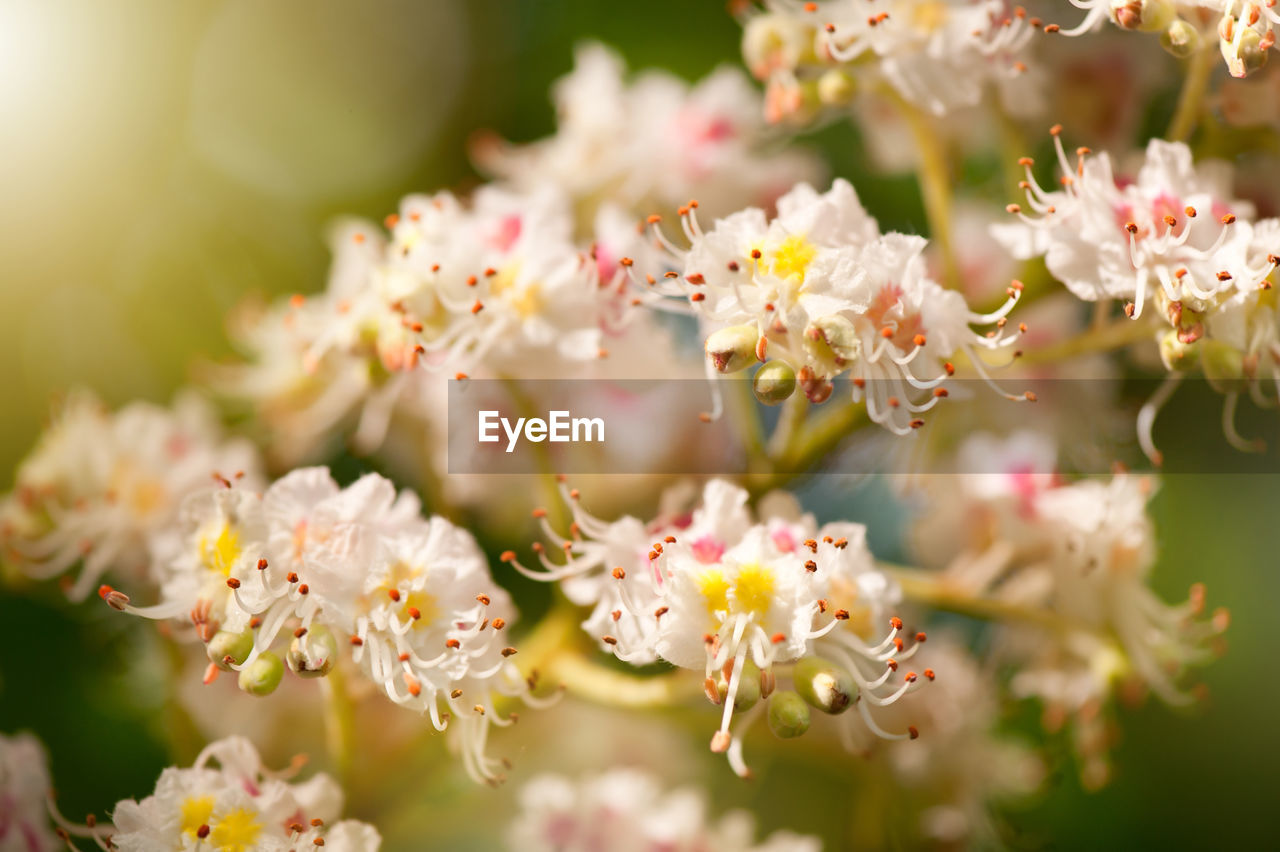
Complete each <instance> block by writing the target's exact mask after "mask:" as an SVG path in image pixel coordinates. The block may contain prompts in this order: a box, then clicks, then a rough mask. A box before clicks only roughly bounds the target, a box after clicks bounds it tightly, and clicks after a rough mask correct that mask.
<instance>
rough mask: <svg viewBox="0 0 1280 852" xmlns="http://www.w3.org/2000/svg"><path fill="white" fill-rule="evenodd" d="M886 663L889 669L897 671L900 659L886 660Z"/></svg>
mask: <svg viewBox="0 0 1280 852" xmlns="http://www.w3.org/2000/svg"><path fill="white" fill-rule="evenodd" d="M885 665H886V666H888V667H889V671H891V672H896V671H897V670H898V661H897V660H894V659H889V660H885Z"/></svg>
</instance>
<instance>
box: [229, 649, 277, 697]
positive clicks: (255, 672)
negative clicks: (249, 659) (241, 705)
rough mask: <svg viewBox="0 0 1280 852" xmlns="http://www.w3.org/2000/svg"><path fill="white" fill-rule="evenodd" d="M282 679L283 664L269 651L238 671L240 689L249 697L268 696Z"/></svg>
mask: <svg viewBox="0 0 1280 852" xmlns="http://www.w3.org/2000/svg"><path fill="white" fill-rule="evenodd" d="M282 677H284V663H282V662H280V658H279V657H277V656H276V655H275V654H273V653H271V652H270V651H263V652H262V654H261V655H260V656H259V657H258V659H256V660H254V661H253V663H252V664H250V665H248V666H246V667H245V668H243V669H241V670H240V688H241V689H242V690H244V691H245V692H247V693H249V694H250V695H270V694H271V693H273V692H275V691H276V687H277V686H279V685H280V679H281V678H282Z"/></svg>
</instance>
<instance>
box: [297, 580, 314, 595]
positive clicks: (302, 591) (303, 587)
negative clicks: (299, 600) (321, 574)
mask: <svg viewBox="0 0 1280 852" xmlns="http://www.w3.org/2000/svg"><path fill="white" fill-rule="evenodd" d="M310 593H311V587H310V586H308V585H307V584H306V583H303V584H302V585H301V586H298V594H300V595H306V594H310Z"/></svg>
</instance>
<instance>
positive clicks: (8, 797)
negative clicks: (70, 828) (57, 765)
mask: <svg viewBox="0 0 1280 852" xmlns="http://www.w3.org/2000/svg"><path fill="white" fill-rule="evenodd" d="M51 791H52V784H51V783H50V781H49V760H48V758H47V757H46V756H45V752H44V747H43V746H42V745H41V744H40V741H39V740H37V739H36V738H35V737H34V736H32V735H31V734H25V733H23V734H15V735H14V736H4V735H3V734H0V852H53V850H54V849H58V848H59V847H60V846H61V844H60V843H59V842H58V838H57V837H55V836H54V833H53V829H52V828H51V827H50V820H49V810H48V805H47V802H48V801H49V795H50V793H51Z"/></svg>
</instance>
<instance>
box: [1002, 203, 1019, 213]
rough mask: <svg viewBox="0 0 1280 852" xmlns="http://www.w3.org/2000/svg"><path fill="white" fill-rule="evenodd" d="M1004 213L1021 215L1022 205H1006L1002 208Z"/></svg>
mask: <svg viewBox="0 0 1280 852" xmlns="http://www.w3.org/2000/svg"><path fill="white" fill-rule="evenodd" d="M1004 212H1006V213H1015V214H1017V213H1021V212H1022V205H1021V204H1006V205H1005V206H1004Z"/></svg>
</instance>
